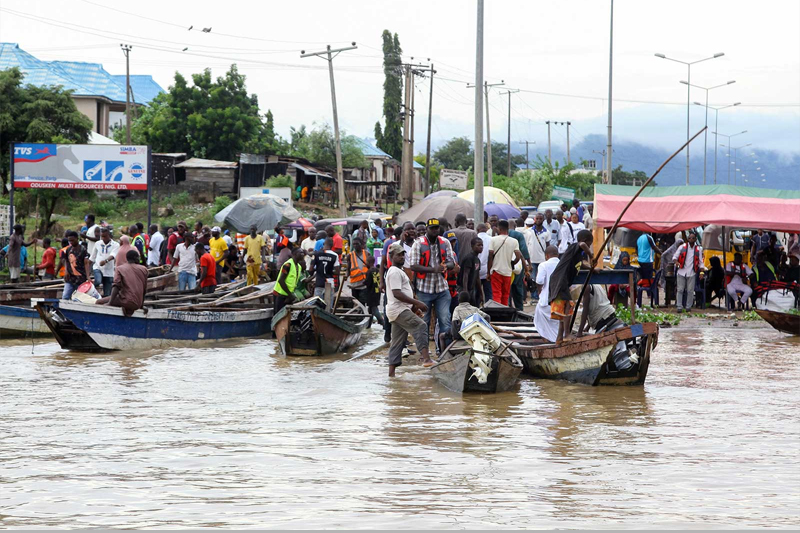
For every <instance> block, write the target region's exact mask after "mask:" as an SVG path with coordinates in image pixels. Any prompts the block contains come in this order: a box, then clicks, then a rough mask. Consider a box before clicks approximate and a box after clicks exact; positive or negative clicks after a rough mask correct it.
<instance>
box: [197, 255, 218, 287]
mask: <svg viewBox="0 0 800 533" xmlns="http://www.w3.org/2000/svg"><path fill="white" fill-rule="evenodd" d="M203 267H206V268H207V269H208V270H207V271H206V277H205V278H203V281H201V282H200V286H201V287H212V286H214V285H216V284H217V263H216V261H214V257H213V256H212V255H211V254H210V253H208V252H206V253H204V254H203V255H202V256H201V257H200V268H203Z"/></svg>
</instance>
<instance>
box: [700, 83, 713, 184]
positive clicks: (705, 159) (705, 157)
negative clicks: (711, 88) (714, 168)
mask: <svg viewBox="0 0 800 533" xmlns="http://www.w3.org/2000/svg"><path fill="white" fill-rule="evenodd" d="M714 131H716V130H714ZM704 137H705V140H704V141H703V185H705V184H706V166H707V163H708V89H706V133H705V135H704Z"/></svg>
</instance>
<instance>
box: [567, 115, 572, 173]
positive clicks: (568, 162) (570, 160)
mask: <svg viewBox="0 0 800 533" xmlns="http://www.w3.org/2000/svg"><path fill="white" fill-rule="evenodd" d="M570 124H572V123H571V122H567V164H568V165H569V164H570V163H571V162H572V159H570V157H569V125H570Z"/></svg>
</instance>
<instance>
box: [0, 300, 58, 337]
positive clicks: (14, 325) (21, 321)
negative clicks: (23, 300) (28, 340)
mask: <svg viewBox="0 0 800 533" xmlns="http://www.w3.org/2000/svg"><path fill="white" fill-rule="evenodd" d="M32 335H50V328H48V327H47V325H46V324H45V323H44V321H43V320H42V318H41V317H40V316H39V312H38V311H37V310H36V309H35V308H33V307H21V306H20V307H17V306H13V305H0V336H3V337H6V338H8V337H29V336H32Z"/></svg>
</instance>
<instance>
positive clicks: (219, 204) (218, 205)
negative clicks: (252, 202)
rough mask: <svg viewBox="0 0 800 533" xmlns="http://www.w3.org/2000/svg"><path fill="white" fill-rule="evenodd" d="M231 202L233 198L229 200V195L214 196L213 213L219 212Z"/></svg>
mask: <svg viewBox="0 0 800 533" xmlns="http://www.w3.org/2000/svg"><path fill="white" fill-rule="evenodd" d="M232 202H233V200H231V198H230V197H229V196H217V197H216V198H214V214H215V215H216V214H217V213H219V212H220V211H222V210H223V209H225V208H226V207H228V206H229V205H231V203H232Z"/></svg>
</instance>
